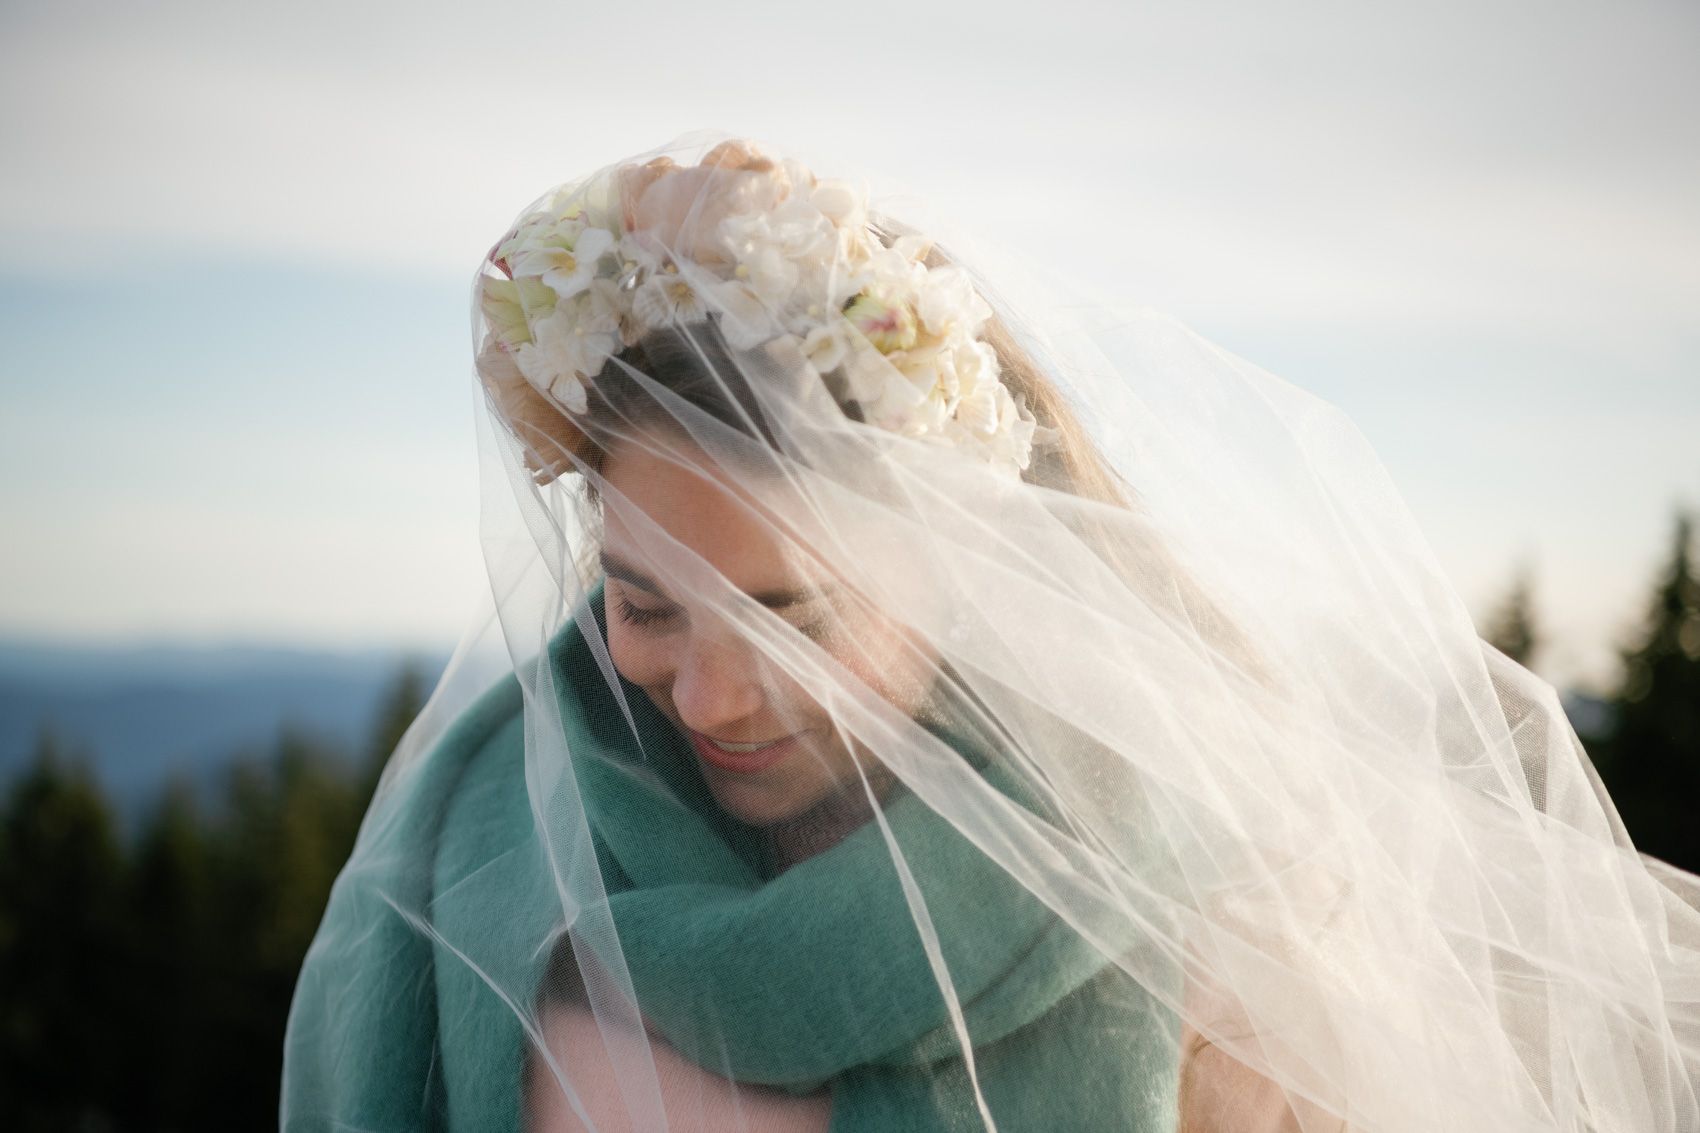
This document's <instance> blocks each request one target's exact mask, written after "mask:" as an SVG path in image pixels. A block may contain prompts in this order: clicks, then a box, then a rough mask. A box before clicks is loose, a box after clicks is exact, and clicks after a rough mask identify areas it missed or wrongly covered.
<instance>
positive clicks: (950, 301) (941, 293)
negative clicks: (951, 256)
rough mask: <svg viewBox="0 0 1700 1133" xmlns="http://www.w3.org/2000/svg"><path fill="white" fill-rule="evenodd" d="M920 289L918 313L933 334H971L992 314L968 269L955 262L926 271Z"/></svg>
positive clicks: (916, 309)
mask: <svg viewBox="0 0 1700 1133" xmlns="http://www.w3.org/2000/svg"><path fill="white" fill-rule="evenodd" d="M919 290H920V294H919V295H918V296H917V297H916V301H915V313H916V314H918V315H920V316H921V323H922V325H923V326H925V327H926V328H927V330H928V331H929V332H930V333H932V334H938V335H944V334H949V333H951V332H952V331H961V332H963V333H966V334H972V333H973V332H974V331H976V330H978V329H979V327H980V324H981V323H983V322H985V321H986V319H987V318H989V317H990V316H991V313H992V308H991V306H990V305H989V304H987V302H986V301H985V300H984V299H982V298H980V295H979V293H978V292H976V291H975V290H974V285H973V283H972V282H971V281H970V280H969V278H968V273H967V272H964V271H963V270H962V269H961V268H959V267H956V266H954V265H952V266H949V267H942V268H934V269H932V270H931V271H926V272H924V273H923V274H922V276H921V279H920V289H919Z"/></svg>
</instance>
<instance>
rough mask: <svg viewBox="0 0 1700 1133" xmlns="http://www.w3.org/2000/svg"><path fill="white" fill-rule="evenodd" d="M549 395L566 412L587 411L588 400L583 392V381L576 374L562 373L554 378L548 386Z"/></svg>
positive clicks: (588, 407)
mask: <svg viewBox="0 0 1700 1133" xmlns="http://www.w3.org/2000/svg"><path fill="white" fill-rule="evenodd" d="M549 396H550V397H552V398H554V399H555V400H556V401H558V402H560V403H561V405H562V406H564V407H565V408H566V410H567V412H568V413H579V414H583V413H586V412H588V411H589V409H590V401H589V398H588V396H587V395H586V393H585V388H584V383H583V382H581V381H579V379H578V377H577V375H571V374H568V375H563V376H561V377H558V378H556V379H555V383H554V384H553V385H551V386H550V387H549Z"/></svg>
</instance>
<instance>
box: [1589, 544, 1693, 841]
mask: <svg viewBox="0 0 1700 1133" xmlns="http://www.w3.org/2000/svg"><path fill="white" fill-rule="evenodd" d="M1649 606H1650V608H1649V610H1648V614H1647V618H1646V622H1645V624H1644V626H1643V629H1642V632H1641V633H1640V635H1639V641H1638V643H1637V644H1636V645H1635V646H1634V647H1633V648H1631V649H1629V650H1627V651H1625V653H1624V655H1623V677H1622V683H1621V684H1620V686H1619V688H1618V690H1617V692H1616V695H1615V696H1614V698H1613V708H1614V710H1615V711H1614V714H1615V716H1616V727H1615V728H1614V730H1613V732H1612V734H1611V736H1610V737H1609V738H1608V740H1607V741H1606V743H1605V744H1604V745H1603V748H1602V751H1601V753H1600V754H1601V759H1600V760H1599V766H1600V774H1601V777H1602V778H1603V779H1604V780H1605V782H1606V786H1607V787H1608V789H1609V790H1610V791H1611V794H1612V798H1613V800H1614V801H1615V802H1616V803H1617V808H1618V811H1619V813H1620V814H1621V815H1622V816H1623V820H1624V824H1625V825H1626V826H1627V827H1628V828H1629V834H1630V837H1631V838H1633V839H1634V841H1635V845H1636V847H1637V848H1638V849H1640V850H1642V851H1644V852H1646V853H1649V854H1652V855H1653V856H1654V857H1658V858H1663V859H1664V860H1665V861H1668V862H1670V863H1671V864H1673V865H1677V866H1680V867H1682V868H1684V869H1688V870H1700V821H1697V820H1696V818H1695V811H1696V806H1697V804H1700V578H1697V577H1696V574H1695V569H1694V548H1693V521H1692V518H1691V517H1690V516H1689V515H1687V514H1685V513H1684V514H1679V515H1678V516H1677V519H1676V531H1675V538H1674V540H1673V546H1672V550H1671V556H1670V561H1669V564H1668V565H1667V566H1666V567H1665V569H1664V571H1663V573H1662V576H1661V577H1660V579H1659V582H1658V586H1657V589H1656V590H1655V592H1654V595H1653V600H1652V602H1651V603H1650V604H1649Z"/></svg>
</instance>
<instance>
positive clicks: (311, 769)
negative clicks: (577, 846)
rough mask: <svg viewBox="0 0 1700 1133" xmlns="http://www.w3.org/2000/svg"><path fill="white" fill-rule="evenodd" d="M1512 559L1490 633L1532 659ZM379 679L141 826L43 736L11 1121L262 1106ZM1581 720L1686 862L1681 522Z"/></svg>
mask: <svg viewBox="0 0 1700 1133" xmlns="http://www.w3.org/2000/svg"><path fill="white" fill-rule="evenodd" d="M1531 593H1532V587H1531V583H1530V580H1529V578H1528V577H1527V575H1524V576H1522V577H1520V578H1519V580H1518V582H1517V584H1516V586H1515V587H1514V588H1513V590H1512V592H1511V594H1510V595H1509V596H1508V598H1507V600H1506V602H1505V604H1504V607H1503V608H1502V609H1501V610H1500V611H1498V613H1497V614H1496V616H1495V617H1494V618H1492V619H1491V620H1490V622H1489V624H1488V626H1487V627H1486V632H1485V635H1484V636H1486V637H1487V638H1488V640H1490V641H1492V642H1493V643H1494V644H1495V645H1497V646H1498V647H1499V648H1500V649H1502V650H1503V651H1504V652H1506V653H1507V654H1509V655H1510V656H1512V657H1514V658H1516V659H1517V660H1519V661H1522V662H1524V663H1525V664H1529V663H1532V662H1533V661H1534V659H1535V657H1536V655H1537V654H1538V652H1539V649H1540V645H1541V638H1540V631H1539V627H1538V619H1537V618H1536V616H1535V613H1534V609H1533V605H1534V603H1533V599H1532V596H1531ZM422 693H423V687H422V679H421V676H420V674H419V673H418V672H416V671H411V670H410V671H407V672H404V673H403V674H402V675H401V676H400V677H399V678H398V680H397V681H396V683H395V685H394V686H393V688H392V690H391V692H390V695H389V698H388V700H387V703H386V704H385V706H384V709H383V712H382V718H381V720H380V722H379V723H378V725H377V726H376V727H375V729H374V733H373V736H372V738H371V741H370V743H369V744H368V746H367V750H366V751H364V752H360V753H352V752H345V751H340V750H336V749H334V748H332V747H330V746H328V745H326V744H324V743H322V742H319V741H315V740H312V739H310V738H308V737H306V736H303V735H300V734H295V733H290V732H287V731H286V732H285V733H284V734H283V735H281V736H280V737H279V738H278V739H277V741H276V743H275V744H274V746H273V749H272V750H271V751H270V752H264V753H251V754H250V755H248V756H247V757H246V758H242V759H238V760H235V761H234V762H233V765H232V769H231V771H230V773H229V776H228V778H227V779H226V781H225V783H224V785H223V789H222V791H221V792H219V793H218V795H217V797H215V798H213V799H211V800H203V799H202V798H200V797H199V796H197V795H196V794H195V793H194V792H192V791H191V790H189V789H188V788H187V787H186V786H183V785H177V786H174V787H173V788H171V789H170V790H168V791H167V792H166V794H165V796H164V798H163V800H162V801H161V802H160V803H159V805H158V806H157V807H156V808H155V810H154V812H153V813H152V815H151V816H150V817H149V819H148V820H147V822H146V823H145V824H144V827H143V829H142V830H141V832H140V834H139V836H138V837H136V838H134V839H132V840H128V841H126V840H124V839H121V838H120V837H119V834H118V832H117V824H116V819H115V815H114V812H113V809H112V808H111V806H110V805H109V803H108V802H107V800H106V798H105V797H104V796H103V794H102V792H101V790H100V788H99V786H98V784H97V783H96V782H95V781H94V779H93V777H92V775H91V773H90V772H89V771H88V770H87V764H86V761H84V760H79V758H78V757H77V755H76V753H74V752H69V751H66V750H64V749H63V746H62V745H61V744H60V743H59V742H57V741H56V740H54V739H53V738H52V737H51V736H44V737H43V738H42V740H41V742H40V744H39V745H38V750H37V752H36V758H35V761H34V764H33V766H32V768H31V769H30V770H29V771H28V772H27V773H25V774H23V775H21V776H20V777H18V778H17V779H16V780H14V781H13V782H12V783H11V784H10V785H9V787H8V789H7V791H6V794H5V796H4V798H3V800H0V1113H3V1114H4V1120H5V1123H6V1126H7V1127H8V1128H10V1129H16V1130H22V1131H33V1130H54V1131H59V1130H198V1129H218V1130H230V1129H260V1128H267V1127H270V1126H273V1125H275V1123H276V1119H277V1118H276V1115H277V1097H278V1087H279V1081H278V1078H279V1071H280V1069H281V1060H282V1040H283V1029H284V1021H285V1019H286V1017H287V1014H288V1010H289V999H290V994H291V991H292V990H293V987H294V982H295V976H296V973H297V971H298V970H299V968H300V965H301V960H302V957H303V954H304V953H305V952H306V949H307V945H308V943H309V942H310V941H311V939H312V936H313V932H314V930H315V929H316V927H317V925H318V921H319V917H320V916H321V914H322V912H323V910H324V905H325V900H326V897H327V896H328V894H329V891H330V886H331V882H332V880H333V879H334V878H335V876H336V873H337V871H338V869H339V868H340V867H341V865H342V863H343V861H344V859H345V858H346V857H347V855H348V852H349V850H350V848H351V847H352V846H353V842H354V835H355V831H356V829H357V828H358V825H359V822H360V817H361V815H362V814H363V813H364V811H365V807H366V804H367V801H368V800H369V798H370V797H371V793H372V790H373V787H374V786H375V785H376V782H377V777H378V773H379V771H380V770H381V768H382V765H383V761H384V759H385V758H386V757H387V756H388V754H389V752H390V751H391V750H392V749H393V748H394V746H395V744H396V742H397V741H398V740H399V738H400V736H401V733H402V732H403V731H404V730H405V729H406V727H407V725H408V723H409V722H410V721H411V720H412V719H413V717H414V715H415V714H416V713H417V712H418V710H419V708H420V705H421V699H422ZM1606 707H1607V711H1606V712H1605V714H1604V717H1603V719H1604V721H1605V723H1604V725H1603V726H1602V727H1601V728H1600V729H1599V730H1598V731H1590V732H1589V734H1587V735H1585V736H1584V737H1583V738H1584V740H1585V741H1586V743H1587V746H1588V751H1589V754H1590V755H1591V757H1592V758H1593V760H1594V762H1595V765H1596V766H1597V767H1598V769H1599V771H1600V773H1601V775H1602V777H1603V778H1604V780H1605V782H1606V784H1607V786H1608V787H1609V789H1610V791H1611V794H1612V797H1613V799H1614V800H1615V801H1616V804H1617V806H1618V808H1619V811H1620V813H1621V814H1622V816H1623V818H1624V821H1625V823H1626V825H1627V826H1628V828H1629V831H1630V833H1631V835H1632V836H1633V837H1634V839H1635V842H1636V845H1637V846H1638V847H1639V848H1641V849H1642V850H1644V851H1645V852H1647V853H1650V854H1653V855H1654V856H1656V857H1661V858H1664V859H1665V860H1667V861H1670V862H1673V863H1675V864H1677V865H1680V866H1682V867H1684V868H1686V869H1690V870H1700V823H1696V822H1695V821H1693V819H1692V813H1693V808H1694V804H1695V801H1696V799H1697V798H1700V581H1697V580H1696V577H1695V570H1694V559H1693V547H1692V531H1691V525H1690V523H1689V521H1688V519H1687V518H1686V517H1679V519H1678V521H1677V524H1676V534H1675V538H1674V540H1673V543H1672V548H1671V552H1670V556H1669V560H1668V562H1667V563H1665V564H1664V565H1663V566H1662V568H1661V570H1660V572H1659V575H1658V577H1657V579H1656V580H1655V583H1654V587H1653V592H1652V595H1651V597H1650V599H1649V600H1648V603H1647V607H1646V610H1645V611H1644V613H1643V614H1642V616H1641V619H1640V624H1639V626H1638V628H1637V630H1636V631H1635V633H1634V634H1633V637H1632V639H1631V641H1630V643H1629V644H1628V645H1627V646H1626V647H1625V648H1624V650H1623V666H1622V677H1621V680H1620V682H1619V686H1618V688H1617V689H1616V690H1615V691H1614V692H1613V694H1612V695H1611V697H1610V698H1609V702H1608V704H1607V706H1606Z"/></svg>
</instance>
